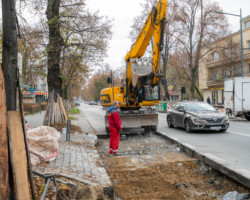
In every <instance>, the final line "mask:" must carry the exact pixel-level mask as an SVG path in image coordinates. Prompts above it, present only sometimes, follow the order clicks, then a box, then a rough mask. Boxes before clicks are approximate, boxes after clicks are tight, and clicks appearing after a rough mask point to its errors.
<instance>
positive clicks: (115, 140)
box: [109, 127, 120, 153]
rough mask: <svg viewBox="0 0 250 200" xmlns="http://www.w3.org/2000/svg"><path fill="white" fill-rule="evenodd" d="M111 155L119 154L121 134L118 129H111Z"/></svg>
mask: <svg viewBox="0 0 250 200" xmlns="http://www.w3.org/2000/svg"><path fill="white" fill-rule="evenodd" d="M109 131H110V141H109V153H118V147H119V141H120V133H119V132H118V130H117V129H116V128H110V127H109Z"/></svg>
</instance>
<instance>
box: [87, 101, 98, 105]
mask: <svg viewBox="0 0 250 200" xmlns="http://www.w3.org/2000/svg"><path fill="white" fill-rule="evenodd" d="M89 105H97V102H95V101H90V102H89Z"/></svg>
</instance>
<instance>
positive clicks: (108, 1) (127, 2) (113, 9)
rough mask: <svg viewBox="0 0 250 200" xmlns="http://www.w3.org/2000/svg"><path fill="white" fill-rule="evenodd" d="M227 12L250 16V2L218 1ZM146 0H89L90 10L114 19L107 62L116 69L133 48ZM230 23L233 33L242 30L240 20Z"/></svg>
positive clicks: (240, 0) (232, 20)
mask: <svg viewBox="0 0 250 200" xmlns="http://www.w3.org/2000/svg"><path fill="white" fill-rule="evenodd" d="M216 1H218V2H219V4H220V6H221V7H222V9H223V10H224V11H225V12H230V13H235V14H239V13H240V8H242V13H243V17H245V16H247V15H250V0H216ZM143 2H144V0H87V2H86V3H87V6H88V8H89V9H90V10H92V11H96V10H99V11H100V14H101V15H106V16H108V17H110V18H113V20H114V21H113V29H112V31H113V37H112V40H111V41H110V44H109V50H108V57H107V58H106V62H107V63H109V64H110V66H111V68H113V69H115V68H117V67H120V66H121V65H122V64H124V62H125V61H124V58H125V56H126V54H127V52H128V51H129V49H130V47H131V44H132V42H131V40H130V39H129V38H128V36H129V32H130V30H131V28H130V26H131V25H132V22H133V18H134V17H135V16H138V15H139V14H140V13H141V10H142V8H141V6H140V3H143ZM228 22H229V24H230V25H231V28H232V31H238V30H239V28H240V24H239V18H237V17H230V16H228Z"/></svg>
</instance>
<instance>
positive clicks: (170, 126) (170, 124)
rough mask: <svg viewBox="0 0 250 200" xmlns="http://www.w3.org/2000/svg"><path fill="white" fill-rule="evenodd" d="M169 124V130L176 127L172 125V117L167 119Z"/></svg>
mask: <svg viewBox="0 0 250 200" xmlns="http://www.w3.org/2000/svg"><path fill="white" fill-rule="evenodd" d="M167 123H168V127H169V128H173V127H174V125H173V124H172V123H171V118H170V116H168V117H167Z"/></svg>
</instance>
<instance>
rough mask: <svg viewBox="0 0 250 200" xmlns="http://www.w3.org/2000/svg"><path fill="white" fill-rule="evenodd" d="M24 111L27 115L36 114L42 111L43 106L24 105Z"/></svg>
mask: <svg viewBox="0 0 250 200" xmlns="http://www.w3.org/2000/svg"><path fill="white" fill-rule="evenodd" d="M23 109H24V112H25V113H31V114H33V113H36V112H40V111H41V106H40V105H39V104H37V103H25V104H23Z"/></svg>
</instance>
